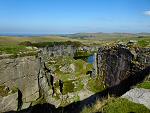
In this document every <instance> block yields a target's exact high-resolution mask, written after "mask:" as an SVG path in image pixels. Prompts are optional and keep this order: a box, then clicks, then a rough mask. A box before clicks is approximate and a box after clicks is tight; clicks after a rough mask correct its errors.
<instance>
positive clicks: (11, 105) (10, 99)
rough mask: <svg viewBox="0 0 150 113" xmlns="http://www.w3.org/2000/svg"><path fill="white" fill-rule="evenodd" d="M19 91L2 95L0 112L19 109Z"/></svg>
mask: <svg viewBox="0 0 150 113" xmlns="http://www.w3.org/2000/svg"><path fill="white" fill-rule="evenodd" d="M17 99H18V93H17V92H16V93H13V94H10V95H8V96H5V97H0V106H1V108H0V112H6V111H11V110H14V111H16V110H17V106H18V100H17Z"/></svg>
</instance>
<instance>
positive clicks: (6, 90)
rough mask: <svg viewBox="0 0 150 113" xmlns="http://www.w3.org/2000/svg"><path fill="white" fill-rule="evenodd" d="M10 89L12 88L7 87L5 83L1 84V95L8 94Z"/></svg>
mask: <svg viewBox="0 0 150 113" xmlns="http://www.w3.org/2000/svg"><path fill="white" fill-rule="evenodd" d="M9 91H10V90H9V89H7V88H6V87H5V86H4V85H0V96H2V97H4V96H7V95H8V92H9Z"/></svg>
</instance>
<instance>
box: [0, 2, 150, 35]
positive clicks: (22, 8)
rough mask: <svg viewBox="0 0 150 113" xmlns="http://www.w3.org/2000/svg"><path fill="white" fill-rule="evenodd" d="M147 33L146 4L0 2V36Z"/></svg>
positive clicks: (148, 7) (149, 21) (149, 17)
mask: <svg viewBox="0 0 150 113" xmlns="http://www.w3.org/2000/svg"><path fill="white" fill-rule="evenodd" d="M77 32H133V33H135V32H150V0H0V33H19V34H21V33H24V34H25V33H33V34H56V33H77Z"/></svg>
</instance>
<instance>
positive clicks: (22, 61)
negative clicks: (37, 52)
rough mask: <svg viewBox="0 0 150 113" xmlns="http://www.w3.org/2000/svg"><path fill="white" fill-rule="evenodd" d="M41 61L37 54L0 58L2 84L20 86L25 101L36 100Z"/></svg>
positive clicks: (10, 86) (13, 86)
mask: <svg viewBox="0 0 150 113" xmlns="http://www.w3.org/2000/svg"><path fill="white" fill-rule="evenodd" d="M38 73H39V61H38V59H37V58H36V57H35V56H25V57H19V58H14V59H2V60H0V85H5V86H7V87H9V89H16V88H18V89H19V90H20V91H21V93H22V100H23V101H24V102H30V101H34V100H36V99H37V98H38V97H39V94H38V91H39V88H38V77H37V76H38Z"/></svg>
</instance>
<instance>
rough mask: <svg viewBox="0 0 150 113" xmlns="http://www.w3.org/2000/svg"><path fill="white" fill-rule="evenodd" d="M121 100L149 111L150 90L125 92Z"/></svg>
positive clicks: (140, 89) (135, 89)
mask: <svg viewBox="0 0 150 113" xmlns="http://www.w3.org/2000/svg"><path fill="white" fill-rule="evenodd" d="M121 98H126V99H128V100H130V101H132V102H135V103H139V104H143V105H144V106H146V107H147V108H149V109H150V90H149V89H142V88H134V89H131V90H130V91H128V92H126V93H125V94H124V95H122V96H121Z"/></svg>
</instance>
